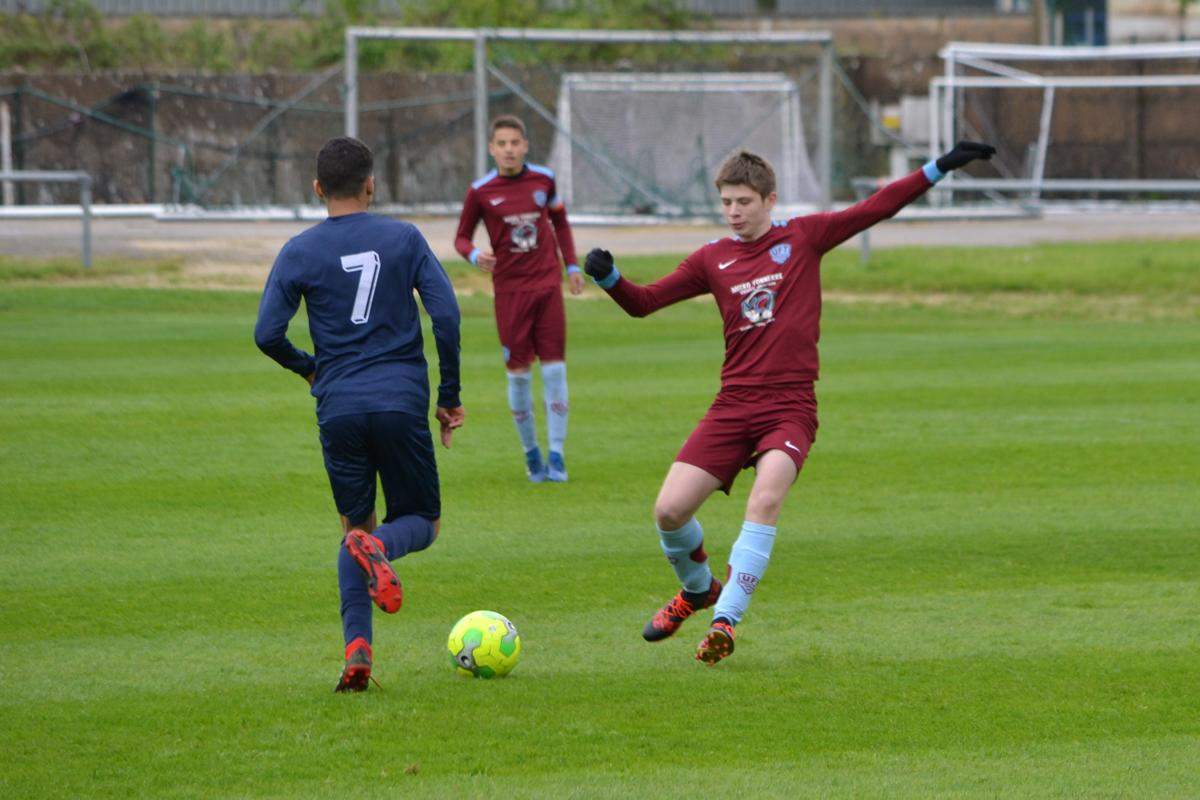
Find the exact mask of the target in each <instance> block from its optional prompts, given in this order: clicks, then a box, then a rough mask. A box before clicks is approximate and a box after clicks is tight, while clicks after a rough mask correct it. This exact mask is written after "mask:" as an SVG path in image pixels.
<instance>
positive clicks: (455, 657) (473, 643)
mask: <svg viewBox="0 0 1200 800" xmlns="http://www.w3.org/2000/svg"><path fill="white" fill-rule="evenodd" d="M446 645H447V646H448V647H449V648H450V663H451V664H453V665H454V670H455V671H456V672H457V673H458V674H459V675H462V676H464V677H468V678H471V677H475V678H498V677H501V676H503V675H507V674H508V673H510V672H512V668H513V667H515V666H516V665H517V662H518V661H519V660H520V659H521V634H519V633H517V626H515V625H513V624H512V622H510V621H509V620H508V618H507V617H505V616H504V615H503V614H497V613H496V612H495V611H472V612H471V613H470V614H467V615H466V616H465V617H463V618H462V619H460V620H459V621H458V622H456V623H455V624H454V627H453V628H451V630H450V639H449V641H447V642H446Z"/></svg>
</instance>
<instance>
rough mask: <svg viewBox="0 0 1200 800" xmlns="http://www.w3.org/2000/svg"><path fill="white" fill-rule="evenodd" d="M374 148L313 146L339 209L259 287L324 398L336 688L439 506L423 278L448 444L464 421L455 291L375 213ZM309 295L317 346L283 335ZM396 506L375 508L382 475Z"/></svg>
mask: <svg viewBox="0 0 1200 800" xmlns="http://www.w3.org/2000/svg"><path fill="white" fill-rule="evenodd" d="M372 161H373V159H372V156H371V151H370V150H369V149H368V148H367V146H366V145H364V144H363V143H362V142H360V141H358V140H357V139H351V138H348V137H342V138H337V139H331V140H330V141H328V142H326V143H325V146H324V147H322V148H321V151H320V153H318V154H317V179H316V180H315V181H313V190H314V191H315V192H316V193H317V196H318V197H320V198H321V199H322V200H323V201H324V202H325V205H326V208H327V209H328V211H329V217H328V219H326V220H325V221H324V222H322V223H320V224H319V225H315V226H313V227H311V228H309V229H308V230H306V231H304V232H303V233H301V234H300V235H299V236H296V237H295V238H293V239H292V240H291V241H289V242H288V243H287V244H286V245H284V247H283V249H282V250H280V251H279V256H278V257H277V258H276V259H275V265H274V266H273V267H272V268H271V274H270V276H269V277H268V278H267V285H266V288H265V289H264V290H263V296H262V302H261V303H260V305H259V309H258V324H257V325H256V326H255V328H254V341H255V343H256V344H257V345H258V347H259V348H260V349H261V350H262V351H263V352H264V353H266V354H267V355H268V356H270V357H271V358H273V359H275V360H276V361H278V362H279V363H280V364H281V365H282V366H284V367H286V368H287V369H290V370H291V371H292V372H295V373H296V374H297V375H299V376H301V377H302V378H304V379H305V380H306V381H308V383H309V385H310V386H311V387H312V395H313V396H314V397H315V398H316V399H317V426H318V428H319V431H320V440H321V448H322V450H323V452H324V456H325V470H326V472H327V473H328V474H329V485H330V487H331V488H332V489H333V498H334V502H335V504H336V505H337V509H338V513H339V514H340V515H341V519H342V533H343V538H342V542H341V546H340V548H339V551H338V587H339V590H340V594H341V614H342V630H343V634H344V637H345V642H346V651H345V658H346V660H345V665H344V667H343V669H342V675H341V677H340V678H339V679H338V682H337V686H336V687H335V690H336V691H339V692H344V691H355V692H359V691H363V690H365V689H366V688H367V686H368V682H369V679H370V677H371V658H372V654H371V602H372V601H374V602H375V603H376V604H377V605H378V606H379V607H380V608H382V609H383V610H384V611H386V612H388V613H395V612H396V611H397V610H399V608H400V604H401V603H402V601H403V598H404V595H403V591H402V588H401V585H400V579H399V578H398V577H397V576H396V572H395V570H393V569H392V566H391V563H390V562H391V560H393V559H397V558H400V557H401V556H404V555H406V554H408V553H413V552H417V551H419V550H424V549H425V548H426V547H428V546H429V545H430V544H432V543H433V540H434V539H435V538H437V535H438V530H439V526H440V523H439V520H440V517H441V497H440V491H439V487H438V474H437V462H436V460H435V459H434V454H433V438H432V436H431V434H430V430H429V418H428V414H429V376H428V371H427V370H428V367H427V364H426V362H425V353H424V346H423V343H422V337H421V319H420V314H419V312H418V311H417V303H416V300H415V299H414V298H413V291H414V290H416V292H417V294H418V295H420V298H421V303H422V304H423V305H424V306H425V310H426V312H428V314H429V316H430V318H431V319H432V320H433V335H434V338H435V340H436V342H437V351H438V361H439V367H440V376H441V383H440V385H439V386H438V396H437V412H436V417H437V420H438V422H439V424H440V426H441V439H442V444H443V446H445V447H449V446H450V439H451V436H452V434H453V431H454V430H455V429H456V428H458V427H459V426H461V425H462V423H463V417H464V412H463V408H462V403H461V402H460V401H459V375H458V359H459V312H458V301H457V300H456V299H455V297H454V290H453V289H452V288H451V286H450V280H449V279H448V278H447V277H446V273H445V271H444V270H443V269H442V265H441V264H440V263H438V260H437V258H435V257H434V255H433V253H432V252H431V251H430V249H429V245H428V244H427V243H426V242H425V239H424V237H422V236H421V233H420V232H419V231H418V230H417V229H416V228H415V227H413V226H412V225H410V224H408V223H407V222H399V221H397V220H393V219H388V218H387V217H380V216H375V215H373V214H368V213H367V208H368V206H369V205H370V203H371V197H372V195H373V194H374V191H375V179H374V177H373V176H372V175H371V169H372ZM301 298H303V299H304V303H305V306H306V308H307V311H308V329H309V333H310V334H311V335H312V341H313V346H314V349H315V351H316V355H315V356H312V355H309V354H308V353H305V352H304V351H302V350H299V349H297V348H296V347H295V346H293V345H292V343H291V342H289V341H288V339H287V328H288V323H289V322H290V321H291V319H292V317H293V316H294V315H295V313H296V310H297V308H298V307H299V305H300V299H301ZM376 475H378V478H379V482H380V484H382V486H383V494H384V500H385V503H386V509H387V510H386V513H385V515H384V518H383V524H382V525H378V524H377V522H376V517H375V481H376Z"/></svg>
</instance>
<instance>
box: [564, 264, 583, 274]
mask: <svg viewBox="0 0 1200 800" xmlns="http://www.w3.org/2000/svg"><path fill="white" fill-rule="evenodd" d="M576 272H583V270H581V269H580V268H579V265H578V264H567V274H568V275H574V274H575V273H576Z"/></svg>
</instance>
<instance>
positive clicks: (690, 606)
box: [642, 578, 721, 642]
mask: <svg viewBox="0 0 1200 800" xmlns="http://www.w3.org/2000/svg"><path fill="white" fill-rule="evenodd" d="M720 596H721V582H720V581H719V580H717V579H716V578H713V579H712V583H710V584H709V585H708V591H707V592H700V593H696V594H693V593H691V592H685V591H682V590H681V591H680V592H679V593H678V594H677V595H675V596H674V597H672V598H671V600H670V602H668V603H667V604H666V605H665V606H663V607H662V608H660V609H659V610H658V611H657V612H655V614H654V616H653V617H652V618H651V619H650V621H649V622H647V623H646V627H644V628H642V638H643V639H645V640H646V641H647V642H661V641H662V640H663V639H666V638H667V637H669V636H671V635H672V634H674V633H675V631H677V630H679V626H680V625H682V624H683V621H684V620H685V619H687V618H688V617H690V616H691V615H692V614H695V613H696V612H697V611H699V610H700V609H702V608H708V607H709V606H711V605H712V604H713V603H715V602H717V598H718V597H720Z"/></svg>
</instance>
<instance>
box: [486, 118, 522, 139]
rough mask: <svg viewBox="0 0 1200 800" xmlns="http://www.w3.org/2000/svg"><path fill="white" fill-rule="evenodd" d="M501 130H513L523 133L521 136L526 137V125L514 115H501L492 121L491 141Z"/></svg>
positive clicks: (489, 136)
mask: <svg viewBox="0 0 1200 800" xmlns="http://www.w3.org/2000/svg"><path fill="white" fill-rule="evenodd" d="M501 128H512V129H513V130H518V131H520V132H521V136H523V137H524V136H525V123H524V122H521V120H520V119H518V118H517V117H514V116H513V115H512V114H501V115H500V116H498V117H496V118H495V119H494V120H492V125H491V131H490V133H488V138H489V139H491V138H492V137H493V136H495V135H496V131H498V130H500V129H501Z"/></svg>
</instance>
